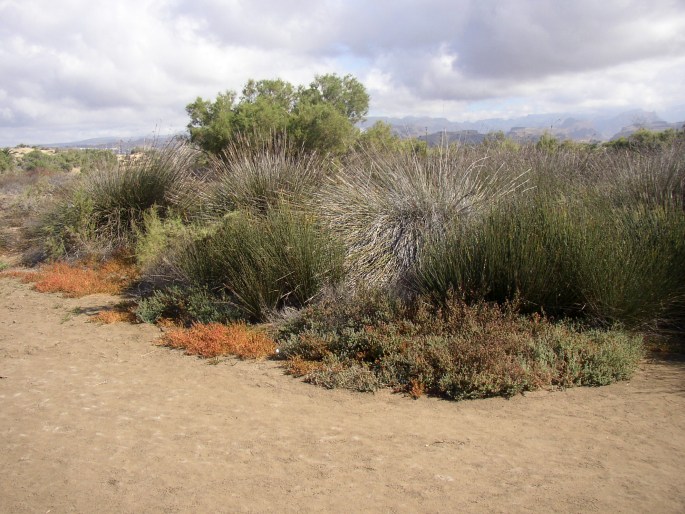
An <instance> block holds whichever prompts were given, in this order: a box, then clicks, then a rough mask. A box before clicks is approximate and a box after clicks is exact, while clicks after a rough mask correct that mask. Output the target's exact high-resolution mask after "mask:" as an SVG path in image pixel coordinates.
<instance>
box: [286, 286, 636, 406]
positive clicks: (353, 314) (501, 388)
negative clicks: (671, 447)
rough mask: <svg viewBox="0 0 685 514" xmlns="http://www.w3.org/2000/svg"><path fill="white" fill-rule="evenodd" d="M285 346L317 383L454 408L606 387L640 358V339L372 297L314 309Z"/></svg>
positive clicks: (462, 306) (290, 329) (294, 326)
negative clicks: (556, 389)
mask: <svg viewBox="0 0 685 514" xmlns="http://www.w3.org/2000/svg"><path fill="white" fill-rule="evenodd" d="M279 340H280V344H281V346H280V350H281V355H282V356H283V357H285V358H288V359H291V360H294V361H295V362H297V361H300V362H302V361H304V362H312V361H313V362H314V363H318V364H315V365H310V369H309V371H307V372H305V379H306V380H308V381H310V382H313V383H316V384H319V385H324V386H326V387H347V388H353V389H357V390H362V391H363V390H374V389H376V388H378V387H384V386H386V387H387V386H389V387H394V388H396V389H400V390H404V391H407V392H409V393H411V394H413V395H415V396H418V395H420V394H422V393H423V392H427V393H433V394H437V395H441V396H445V397H447V398H451V399H454V400H461V399H470V398H483V397H487V396H512V395H514V394H517V393H520V392H523V391H528V390H532V389H537V388H539V387H545V386H560V387H568V386H573V385H604V384H607V383H611V382H613V381H616V380H622V379H625V378H628V377H629V376H630V374H631V373H632V372H633V371H634V370H635V369H636V367H637V363H638V362H639V360H640V358H641V356H642V343H641V339H640V338H639V337H635V336H631V335H628V334H626V333H624V332H620V331H613V330H612V331H601V332H600V331H582V330H580V329H579V328H577V327H574V326H572V325H569V324H566V323H559V324H553V323H551V322H549V321H548V320H547V319H545V318H542V317H540V316H533V317H523V316H520V315H519V314H517V313H516V310H515V308H513V307H512V306H511V305H508V306H505V307H498V306H497V305H493V304H485V303H476V304H473V305H467V304H466V303H464V302H463V301H461V300H458V299H457V298H455V297H454V296H450V298H449V299H448V300H447V301H446V302H445V303H444V304H443V306H442V308H440V309H435V308H434V307H431V306H430V305H429V304H426V303H423V302H422V301H421V300H419V301H418V302H415V303H413V304H411V305H408V304H403V303H401V302H398V301H396V300H391V299H388V298H384V297H383V295H378V294H369V293H368V292H365V293H364V296H363V297H357V298H350V299H348V300H347V301H344V300H342V301H341V299H336V300H335V301H333V300H329V301H324V302H322V303H320V304H318V305H316V306H311V307H308V308H306V309H305V310H304V311H302V312H301V314H300V317H298V318H296V319H294V320H292V321H290V322H289V323H288V324H286V325H285V326H284V327H282V329H281V331H280V334H279Z"/></svg>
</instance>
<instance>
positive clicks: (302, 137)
mask: <svg viewBox="0 0 685 514" xmlns="http://www.w3.org/2000/svg"><path fill="white" fill-rule="evenodd" d="M368 104H369V97H368V94H367V93H366V90H365V89H364V86H363V85H362V84H361V83H360V82H359V81H357V80H356V79H355V78H354V77H352V76H350V75H346V76H344V77H339V76H337V75H335V74H329V75H320V76H317V77H316V78H315V80H314V81H313V82H312V83H311V84H310V86H309V87H308V88H304V87H300V88H295V87H294V86H293V85H292V84H289V83H288V82H285V81H283V80H260V81H254V80H250V81H248V83H247V84H246V85H245V87H244V88H243V91H242V95H241V96H240V98H238V97H237V95H236V93H235V92H233V91H227V92H225V93H220V94H219V95H218V96H217V98H216V100H215V101H214V102H211V101H209V100H204V99H202V98H199V97H198V98H197V99H196V100H195V101H194V102H192V103H190V104H188V105H187V106H186V111H187V113H188V115H189V116H190V123H189V124H188V131H189V133H190V140H191V141H192V142H193V143H195V144H197V145H198V146H199V147H200V148H202V149H203V150H205V151H207V152H210V153H213V154H219V153H220V152H221V151H222V150H223V149H224V148H226V146H227V145H228V144H229V142H230V141H231V140H232V139H233V138H235V137H236V136H237V135H239V134H241V135H242V136H243V137H244V138H254V139H255V140H257V141H264V140H266V139H268V138H269V137H271V136H273V135H274V134H278V133H282V132H283V131H287V132H288V133H289V134H291V137H293V138H294V140H295V143H296V146H297V147H300V148H305V149H308V150H317V151H322V152H333V153H339V152H342V151H344V150H346V149H347V147H348V145H349V144H350V143H351V141H352V140H353V138H354V136H355V135H356V129H355V127H354V124H355V123H356V122H358V121H360V120H361V119H362V118H363V116H365V115H366V112H367V111H368Z"/></svg>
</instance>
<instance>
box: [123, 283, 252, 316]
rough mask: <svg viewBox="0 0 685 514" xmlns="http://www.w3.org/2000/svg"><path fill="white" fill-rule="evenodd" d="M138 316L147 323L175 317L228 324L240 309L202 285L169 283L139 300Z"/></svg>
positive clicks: (237, 314)
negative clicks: (191, 286) (193, 286)
mask: <svg viewBox="0 0 685 514" xmlns="http://www.w3.org/2000/svg"><path fill="white" fill-rule="evenodd" d="M136 316H137V317H138V319H139V320H140V321H142V322H144V323H156V322H157V321H160V320H161V319H173V320H177V321H180V322H181V323H182V324H184V325H186V326H190V325H192V324H193V323H229V322H231V321H234V320H236V319H237V318H238V316H239V312H238V311H236V309H235V308H234V307H232V306H231V304H230V302H228V301H227V300H226V299H222V298H220V297H218V296H217V295H216V294H214V293H211V292H209V291H208V290H207V289H202V288H184V287H180V286H177V285H176V286H174V285H172V286H169V287H166V288H164V289H156V290H154V291H153V292H152V294H151V295H150V296H148V297H146V298H142V299H141V300H140V301H139V302H138V306H137V308H136Z"/></svg>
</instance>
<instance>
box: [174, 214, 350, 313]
mask: <svg viewBox="0 0 685 514" xmlns="http://www.w3.org/2000/svg"><path fill="white" fill-rule="evenodd" d="M175 259H176V262H175V265H176V267H177V269H178V270H179V274H180V275H181V276H183V277H184V278H185V281H186V282H187V283H188V284H191V285H195V286H199V287H205V288H207V289H209V290H211V291H213V292H214V293H215V294H219V295H225V296H226V297H228V298H230V300H231V302H232V303H233V304H234V305H235V306H236V307H237V308H238V309H239V310H240V311H241V312H242V314H243V316H245V317H246V318H249V319H254V320H260V319H264V317H265V316H266V314H267V313H268V312H269V311H271V310H273V309H277V308H281V307H284V306H295V307H300V306H303V305H306V304H307V303H308V302H309V301H310V300H311V299H313V298H315V297H316V296H317V295H318V294H319V292H320V291H321V289H322V288H323V287H324V286H325V285H326V284H328V283H333V282H336V281H337V280H338V279H339V278H340V276H341V259H342V256H341V252H340V250H339V249H338V246H337V245H336V243H335V242H334V241H333V240H332V239H331V238H330V237H329V236H328V235H327V234H326V233H325V232H324V231H323V230H322V229H321V227H320V226H319V224H318V223H317V221H316V219H314V218H313V217H312V216H311V215H309V214H306V213H302V212H296V211H294V210H289V209H285V208H281V209H277V210H271V211H269V212H268V213H267V214H266V215H265V216H264V217H255V216H252V215H250V214H248V213H244V212H235V213H232V214H231V215H229V216H227V217H226V218H225V219H224V220H222V222H221V223H220V224H219V226H218V227H217V228H216V229H215V230H214V231H213V232H212V233H211V234H210V235H208V236H206V237H204V238H201V239H199V240H196V241H193V242H191V243H190V244H188V245H187V246H186V247H185V248H184V249H182V250H181V251H179V252H178V253H177V254H176V256H175Z"/></svg>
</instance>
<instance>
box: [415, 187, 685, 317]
mask: <svg viewBox="0 0 685 514" xmlns="http://www.w3.org/2000/svg"><path fill="white" fill-rule="evenodd" d="M683 270H685V216H683V213H682V211H678V210H674V209H664V208H645V207H638V208H635V207H632V208H615V207H612V206H611V205H609V204H607V203H606V202H603V201H602V200H600V199H595V200H594V201H593V199H592V198H591V197H589V196H586V197H585V198H583V201H582V203H581V202H580V201H578V202H570V201H568V200H566V201H561V199H554V198H547V199H545V198H541V197H540V196H535V195H531V197H530V199H529V200H528V201H525V200H520V201H519V202H516V203H512V204H507V205H502V206H500V207H499V208H497V209H494V210H493V211H492V212H491V213H490V214H489V215H488V216H486V217H485V218H484V219H483V220H482V221H481V222H479V223H474V224H471V225H468V226H455V228H454V230H453V231H452V232H451V233H449V234H448V235H447V236H446V237H444V238H442V239H440V240H437V239H436V240H434V241H433V242H432V244H431V245H429V246H428V247H427V249H426V252H425V253H424V255H423V256H422V259H421V263H420V265H419V267H418V270H417V273H416V276H417V279H418V283H417V288H418V289H419V290H420V291H423V292H425V293H428V294H433V295H437V297H438V298H441V299H444V298H445V297H446V296H447V294H448V292H449V291H450V290H451V289H453V288H458V289H460V290H463V291H465V292H467V293H468V294H469V295H470V296H471V297H472V298H475V299H477V298H488V299H491V300H495V301H499V302H504V301H506V300H508V299H511V298H513V297H514V296H515V295H520V297H521V299H522V300H523V301H524V302H525V304H526V308H527V309H530V310H538V311H544V312H548V313H554V314H564V315H574V316H580V315H583V316H586V317H590V318H591V319H594V320H596V321H600V322H602V323H609V324H610V323H614V322H621V323H624V324H627V325H630V326H643V325H645V324H648V323H650V322H652V321H654V320H658V319H665V320H667V319H673V318H674V316H676V317H677V316H678V311H679V310H680V309H682V306H683V305H685V272H684V271H683Z"/></svg>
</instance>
